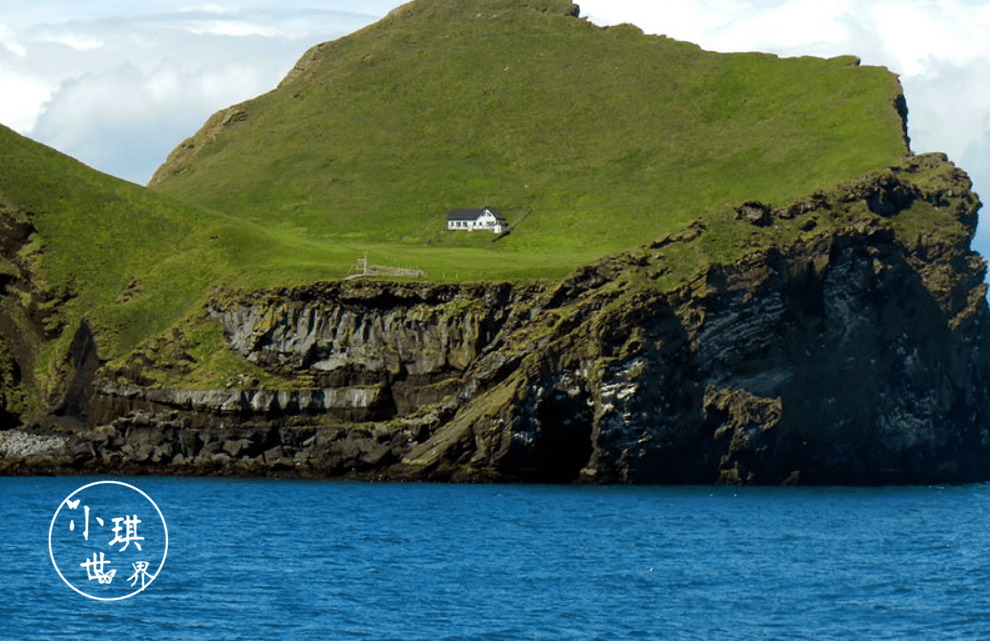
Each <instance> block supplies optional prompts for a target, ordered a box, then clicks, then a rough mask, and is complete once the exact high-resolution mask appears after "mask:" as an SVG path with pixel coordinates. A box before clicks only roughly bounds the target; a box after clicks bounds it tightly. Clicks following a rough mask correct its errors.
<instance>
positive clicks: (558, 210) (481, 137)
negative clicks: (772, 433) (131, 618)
mask: <svg viewBox="0 0 990 641" xmlns="http://www.w3.org/2000/svg"><path fill="white" fill-rule="evenodd" d="M578 16H579V10H578V8H577V7H576V6H575V5H572V4H571V3H569V2H557V1H553V0H548V1H542V2H523V1H521V0H461V1H455V2H441V1H438V0H416V1H414V2H410V3H408V4H406V5H403V6H402V7H400V8H398V9H396V10H395V11H393V12H392V13H391V14H389V15H388V16H387V17H385V18H384V19H382V20H381V21H379V22H378V23H375V24H373V25H371V26H369V27H366V28H365V29H362V30H361V31H358V32H356V33H354V34H351V35H349V36H346V37H344V38H341V39H339V40H335V41H333V42H328V43H322V44H319V45H316V46H315V47H313V48H311V49H310V50H309V51H308V52H307V53H306V54H305V55H304V56H302V58H301V60H300V61H299V63H297V65H296V66H295V68H294V69H293V70H292V71H290V72H289V74H288V75H287V77H286V78H285V79H284V80H283V81H282V82H281V83H280V84H279V86H278V87H277V88H276V89H274V90H272V91H271V92H269V93H267V94H265V95H263V96H259V97H258V98H256V99H253V100H249V101H246V102H244V103H240V104H238V105H234V106H232V107H230V108H227V109H224V110H222V111H220V112H218V113H217V114H215V115H214V116H212V117H211V118H210V119H209V120H208V121H207V123H206V124H205V125H204V126H203V128H202V129H201V130H200V131H199V132H198V133H197V134H196V135H194V136H193V137H191V138H190V139H188V140H187V141H185V142H184V143H183V144H181V145H180V146H179V147H178V148H177V149H176V150H175V151H174V152H173V153H172V154H171V156H170V157H169V159H168V161H167V162H166V163H165V164H164V165H163V166H162V167H161V168H160V169H159V171H158V172H156V174H155V177H154V178H153V180H152V181H151V183H150V185H151V186H152V187H153V188H154V189H155V190H158V191H162V192H164V193H168V194H171V195H174V196H177V197H179V198H182V199H184V200H188V201H191V202H196V203H199V204H201V205H205V206H208V207H211V208H215V209H218V210H220V211H224V212H227V213H229V214H231V215H236V216H238V217H243V218H245V219H248V220H252V221H268V222H270V221H277V222H278V224H280V225H284V226H285V227H286V228H290V227H291V228H292V229H294V230H296V231H297V232H299V233H303V234H305V235H306V236H307V237H309V238H316V239H325V240H327V241H332V242H339V243H341V247H342V251H346V252H348V255H349V256H350V255H351V254H353V253H354V252H355V250H357V251H358V253H361V252H360V249H359V248H360V246H361V245H362V244H363V245H365V246H367V247H368V248H369V250H370V251H380V252H382V253H385V254H390V255H394V256H396V257H397V259H398V260H400V261H401V262H403V263H404V264H415V265H416V266H419V267H422V268H423V269H425V270H426V271H427V272H429V273H430V274H431V275H432V276H431V278H436V277H437V276H440V279H444V278H443V276H442V274H444V273H447V274H452V273H453V272H459V273H460V274H461V275H462V276H461V279H463V278H464V274H470V276H468V278H500V277H506V276H508V277H510V278H513V279H515V278H519V277H525V276H526V275H530V277H533V276H536V275H537V274H539V273H540V271H539V270H538V269H534V268H533V260H532V255H533V253H534V252H539V254H540V255H541V256H542V257H543V259H542V263H541V269H545V268H546V267H547V264H546V263H548V262H549V263H550V266H551V267H552V271H551V272H550V273H551V274H552V275H553V277H557V276H558V275H562V274H563V273H566V272H567V271H568V270H570V269H573V268H574V267H576V266H577V265H579V264H581V263H583V262H586V261H587V260H589V259H592V258H595V257H598V256H602V255H607V254H609V253H612V252H616V251H623V250H627V249H629V248H630V247H633V246H635V245H637V244H639V243H642V242H645V241H646V240H648V239H649V238H652V237H654V236H656V235H658V234H660V233H664V232H675V231H677V230H678V229H680V228H682V227H684V226H685V225H687V224H689V223H690V222H691V221H692V220H694V219H695V218H697V217H698V216H700V215H702V214H703V213H704V212H705V211H707V210H710V209H712V208H715V207H718V206H721V205H723V204H726V203H731V202H744V201H746V200H749V199H752V198H762V199H764V200H767V201H771V202H776V203H779V204H785V203H786V201H788V200H789V199H793V198H796V197H798V196H799V195H801V194H804V193H808V192H811V191H814V190H815V189H824V188H827V187H829V186H831V185H833V184H835V183H837V182H841V181H843V180H851V179H854V178H855V177H857V176H859V175H860V174H862V173H864V172H867V171H870V170H872V169H875V168H877V167H885V166H893V165H895V164H897V162H899V160H900V158H901V157H903V156H904V155H905V154H907V153H909V150H908V146H907V141H906V137H905V123H904V120H903V116H905V115H906V113H905V110H904V103H903V95H902V92H901V89H900V85H899V83H898V81H897V78H896V76H895V75H894V74H892V73H890V72H889V71H887V70H885V69H882V68H876V67H862V66H859V61H858V59H856V58H854V57H852V56H846V57H841V58H835V59H831V60H821V59H815V58H795V59H780V58H777V57H776V56H773V55H769V54H756V53H753V54H718V53H712V52H707V51H704V50H702V49H701V48H699V47H698V46H697V45H694V44H690V43H684V42H678V41H675V40H672V39H669V38H666V37H663V36H648V35H644V34H643V33H642V31H640V30H639V29H637V28H636V27H634V26H631V25H620V26H616V27H607V28H603V27H598V26H596V25H594V24H592V23H590V22H588V21H587V20H585V19H583V18H580V17H578ZM484 204H494V205H496V206H498V207H499V208H500V209H501V210H502V211H503V213H505V214H506V215H507V216H508V217H509V219H510V223H512V222H513V221H514V220H515V221H517V220H519V219H520V218H521V217H522V214H523V213H529V212H531V213H530V215H528V216H527V217H526V219H525V222H524V224H523V225H521V226H519V227H518V228H517V229H515V230H514V232H513V234H512V235H511V236H510V237H508V238H506V239H505V240H504V241H500V242H499V243H498V244H497V245H495V246H492V245H491V244H490V243H483V242H482V241H480V240H478V239H476V238H473V239H471V240H470V241H469V240H468V239H467V238H465V237H463V236H461V237H458V236H456V235H453V236H452V235H444V234H440V236H439V237H438V236H437V231H439V230H440V229H441V228H442V216H443V214H444V213H445V212H446V211H447V210H449V209H453V208H458V207H477V206H481V205H484ZM438 238H439V239H440V240H442V241H445V242H446V243H447V244H445V245H441V247H443V248H446V249H450V248H452V247H453V246H455V245H456V246H464V247H465V248H466V249H467V250H469V252H468V254H467V255H460V256H453V255H451V254H450V252H446V251H441V250H439V249H438V247H437V245H436V244H435V243H434V244H433V246H432V247H430V248H429V249H430V250H432V251H429V252H427V251H425V248H424V246H425V245H426V244H427V241H428V240H431V239H432V240H437V239H438ZM592 248H593V249H592ZM488 255H494V256H497V259H496V261H495V263H494V264H492V260H491V259H489V258H485V256H488ZM477 261H487V262H488V263H489V266H490V267H491V268H493V269H495V270H496V271H495V272H494V273H492V274H490V275H488V276H486V275H484V272H482V271H479V270H477V269H476V268H475V267H474V263H476V262H477ZM502 265H505V271H499V267H500V266H502ZM511 266H516V267H517V269H515V270H513V268H512V267H511ZM503 274H504V275H503ZM447 279H449V276H448V277H447ZM444 280H446V279H444Z"/></svg>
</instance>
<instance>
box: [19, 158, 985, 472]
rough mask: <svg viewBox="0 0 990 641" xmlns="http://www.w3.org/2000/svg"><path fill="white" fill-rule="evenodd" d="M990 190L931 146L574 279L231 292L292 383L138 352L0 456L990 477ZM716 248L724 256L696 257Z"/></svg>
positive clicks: (240, 317) (249, 338)
mask: <svg viewBox="0 0 990 641" xmlns="http://www.w3.org/2000/svg"><path fill="white" fill-rule="evenodd" d="M925 172H929V173H927V174H926V173H925ZM931 172H935V173H934V174H932V173H931ZM936 174H937V180H936V179H934V178H932V177H931V176H933V175H936ZM922 175H923V176H928V177H927V178H924V179H922V178H919V177H918V176H922ZM978 208H979V201H978V200H977V199H976V197H975V195H973V194H972V193H971V192H970V191H969V182H968V179H967V178H966V177H965V175H964V174H963V173H962V172H960V171H958V170H956V169H955V168H953V167H951V165H948V164H947V163H946V162H945V160H944V158H941V157H931V156H929V157H917V158H914V159H912V160H910V161H909V162H907V163H906V165H905V166H904V167H902V168H897V169H896V170H891V171H888V172H883V173H881V174H878V175H874V176H871V177H868V178H865V179H863V180H862V181H860V182H858V183H856V184H853V185H845V186H842V187H841V188H837V189H836V190H833V191H831V192H829V193H819V194H814V195H812V196H810V197H809V198H808V199H806V200H803V201H800V202H797V203H793V204H792V205H790V206H788V207H786V208H783V209H775V208H774V207H771V206H769V205H764V204H761V203H757V202H750V203H746V204H745V205H742V206H740V207H739V208H738V209H737V210H735V213H734V214H733V213H731V212H730V213H728V214H726V216H725V217H723V218H722V219H719V218H717V217H715V216H713V217H712V218H711V219H705V220H700V221H698V223H697V224H695V225H692V226H691V227H689V228H688V229H686V230H685V231H684V232H682V233H681V234H679V235H677V236H664V237H662V238H659V239H657V240H656V241H655V242H654V243H653V244H652V245H650V246H648V247H644V248H641V249H640V250H637V251H634V252H631V253H629V254H624V255H620V256H616V257H612V258H609V259H605V260H602V261H600V262H598V263H596V264H593V265H589V266H586V267H584V268H582V269H580V270H578V271H577V272H576V273H575V274H573V275H572V276H571V277H570V278H568V279H567V280H565V281H564V282H562V283H559V284H556V285H533V286H525V287H520V286H512V285H509V284H475V285H426V284H422V285H420V284H408V283H407V284H398V283H385V282H356V283H355V282H351V283H335V284H321V285H314V286H311V287H304V288H296V289H286V290H278V291H269V292H241V293H236V294H225V295H223V296H220V295H218V296H217V297H215V299H214V300H213V301H212V302H211V303H210V304H209V306H208V310H207V314H208V316H209V318H210V319H211V321H210V322H214V323H217V324H218V325H219V327H220V328H221V329H222V332H223V335H224V336H225V339H226V341H227V344H228V345H229V347H230V349H231V350H233V351H234V352H236V353H237V354H239V355H240V356H241V357H243V359H245V361H246V362H249V363H251V364H252V365H253V366H257V367H260V368H261V369H262V370H264V371H265V372H268V373H269V374H270V375H271V376H273V377H275V379H276V380H278V381H281V384H280V386H276V387H280V389H261V388H259V387H258V386H253V387H252V386H251V385H247V384H244V385H238V384H232V385H231V386H229V387H227V388H224V389H205V390H204V389H200V390H181V389H167V388H153V387H149V386H148V385H142V384H141V380H140V376H139V373H140V367H133V368H132V369H131V370H128V368H127V367H126V366H124V367H123V368H122V369H118V370H115V371H114V372H112V373H108V372H109V370H107V369H106V368H105V369H104V370H102V371H101V372H100V373H97V374H96V375H95V378H94V379H93V380H92V381H90V383H89V386H88V387H86V386H77V387H74V388H73V389H91V390H93V391H92V393H91V395H90V397H89V402H88V404H87V405H86V408H85V411H82V412H80V413H79V414H78V417H79V418H81V419H83V420H85V421H87V422H88V423H89V425H90V426H91V429H90V430H89V431H83V432H80V433H79V434H77V435H75V436H74V437H73V439H72V440H71V441H70V442H69V443H68V444H66V445H65V446H63V447H62V449H61V450H57V451H53V452H52V453H51V454H50V456H48V457H47V458H45V457H41V458H38V455H37V454H35V455H34V457H35V458H33V459H32V458H30V457H29V458H25V459H19V461H18V462H17V463H16V464H15V463H14V462H12V461H11V459H9V458H8V459H5V461H6V462H5V463H3V465H4V467H5V468H6V469H7V471H8V472H10V471H11V470H15V471H16V470H25V469H38V468H39V467H42V468H44V469H52V470H58V471H101V470H102V471H110V470H112V471H117V472H121V471H124V472H130V473H144V472H165V473H177V474H245V475H262V474H285V475H299V476H314V477H345V478H391V479H419V480H463V481H524V482H562V483H568V482H589V483H718V482H723V483H760V484H779V483H813V484H831V483H841V484H873V483H929V482H961V481H970V480H985V479H987V478H990V415H988V410H987V407H986V403H985V399H986V398H988V395H990V343H988V338H990V324H988V322H990V310H988V308H987V303H986V287H985V285H984V284H983V278H984V275H985V264H984V262H983V261H982V259H981V258H980V257H979V256H978V255H976V254H974V253H972V252H971V251H969V241H970V239H971V237H972V233H973V231H974V229H975V221H976V211H977V209H978ZM733 216H734V217H733ZM936 218H937V219H938V220H940V221H942V222H939V224H938V225H934V226H933V225H931V224H930V223H931V221H932V220H934V219H936ZM926 221H927V222H926ZM733 225H734V226H733ZM726 230H729V231H732V230H735V232H733V233H736V232H739V230H742V231H741V232H739V233H738V234H737V235H738V238H739V240H738V243H741V246H743V247H744V248H746V249H745V251H743V252H742V253H741V257H739V258H737V259H735V260H733V261H731V262H730V261H719V260H713V259H710V258H711V257H712V256H716V255H717V254H716V250H717V249H718V247H720V246H721V245H719V244H718V243H720V242H721V238H722V237H719V236H717V234H722V235H723V237H724V235H725V234H726V233H728V232H727V231H726ZM768 234H775V235H774V236H768ZM768 238H769V239H770V240H767V239H768ZM678 252H680V253H678ZM700 255H704V256H706V257H708V258H709V259H708V260H705V261H696V262H695V263H692V262H691V261H692V260H695V258H696V257H697V256H700ZM692 257H694V258H692ZM684 264H692V265H695V267H691V268H687V269H686V268H685V267H684ZM679 269H680V270H681V271H680V272H678V271H677V270H679ZM678 274H680V275H678ZM685 274H686V275H685ZM675 276H676V278H675ZM128 372H130V373H128ZM121 379H124V380H121ZM74 402H75V401H74ZM74 406H78V403H76V405H74ZM0 462H3V461H0Z"/></svg>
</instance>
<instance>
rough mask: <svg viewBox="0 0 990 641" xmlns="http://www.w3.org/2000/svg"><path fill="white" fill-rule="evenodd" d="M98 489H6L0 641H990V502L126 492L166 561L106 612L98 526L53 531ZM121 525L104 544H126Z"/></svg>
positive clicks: (467, 491) (799, 494) (732, 495)
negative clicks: (96, 548) (96, 573)
mask: <svg viewBox="0 0 990 641" xmlns="http://www.w3.org/2000/svg"><path fill="white" fill-rule="evenodd" d="M98 480H103V479H96V478H83V477H70V478H0V580H2V582H3V592H2V598H0V637H2V638H4V639H73V640H79V639H110V638H113V639H123V638H128V639H136V638H142V639H155V638H168V639H211V640H212V639H243V638H256V639H262V638H263V639H317V638H326V639H396V640H399V639H401V640H410V639H414V640H418V639H423V640H426V639H430V640H436V639H505V640H517V639H554V640H557V639H610V640H611V639H718V638H735V639H816V640H823V639H843V640H845V639H852V638H862V639H908V638H910V639H926V638H927V639H978V638H990V569H988V568H990V557H988V552H990V485H971V486H962V487H907V488H870V489H865V488H859V489H852V488H711V487H558V486H492V485H427V484H361V483H342V482H309V481H285V480H280V481H269V480H230V479H222V480H216V479H171V478H148V477H140V478H121V479H116V480H118V481H122V482H126V483H128V484H129V485H133V486H134V487H136V488H139V489H140V490H141V491H143V492H144V493H146V494H147V495H148V497H149V498H151V499H152V500H153V501H154V503H155V504H156V505H157V506H158V507H159V508H160V510H161V513H162V516H163V517H164V519H165V521H166V523H167V528H168V530H167V531H168V551H167V555H166V559H165V562H164V564H163V565H162V567H161V571H160V573H158V575H157V576H156V577H155V578H154V581H153V582H151V583H150V584H149V585H148V586H147V588H146V589H145V590H144V591H142V592H138V593H137V594H135V595H134V596H131V597H129V598H126V599H122V600H118V601H97V600H92V599H89V598H86V597H85V596H83V595H81V594H80V593H77V592H76V591H74V590H73V589H72V588H70V587H69V585H68V584H67V583H66V581H63V579H62V578H60V576H59V574H58V573H57V572H56V571H55V566H54V564H53V562H52V556H53V555H55V556H61V557H62V558H63V559H68V558H70V557H72V555H75V557H74V558H73V561H74V560H81V559H86V560H88V558H89V555H90V550H89V549H86V546H87V545H89V543H88V542H87V543H80V541H81V539H80V538H79V532H80V531H79V530H78V529H76V528H79V527H81V526H82V525H83V523H82V521H81V520H79V519H81V514H82V513H81V512H80V511H79V510H80V509H81V507H79V508H77V509H76V510H75V511H72V512H67V511H65V510H66V509H67V508H66V507H65V506H62V507H61V510H62V512H60V513H59V517H58V519H56V520H55V522H54V525H53V517H54V516H55V514H56V511H57V510H60V505H61V504H62V502H63V500H64V499H65V498H66V497H68V496H69V495H70V494H72V493H73V492H75V491H76V490H77V489H79V488H80V487H82V486H84V485H86V484H88V483H92V482H94V481H98ZM77 496H82V497H83V498H84V499H85V500H83V502H82V503H83V504H85V503H86V501H87V500H88V501H90V502H92V503H94V505H93V506H92V514H93V515H95V514H97V512H98V511H101V510H102V511H104V512H107V513H108V514H107V516H109V515H110V513H115V512H114V510H117V508H118V507H119V510H117V511H118V512H119V515H118V518H120V517H122V516H123V515H124V514H135V515H136V516H139V517H140V520H141V524H140V525H137V526H136V528H135V530H136V531H134V532H132V534H139V535H142V536H143V537H144V538H143V541H142V542H143V543H144V548H143V550H142V553H145V554H149V555H151V556H154V555H156V554H160V553H161V552H162V551H163V549H164V548H163V545H162V543H163V542H162V541H160V540H157V541H156V539H157V538H160V537H162V536H163V530H156V529H155V527H154V524H155V517H154V515H153V514H151V513H150V511H149V510H150V508H149V507H148V506H147V505H142V504H141V501H137V502H135V503H133V504H129V505H125V503H126V502H122V503H120V504H119V505H117V504H115V503H113V501H110V502H109V503H107V502H104V503H103V504H100V499H98V498H97V497H93V496H90V498H88V499H86V498H85V497H86V495H77ZM108 500H109V499H108ZM67 516H73V519H74V520H76V521H77V523H76V525H75V526H73V527H74V529H73V530H71V531H70V530H69V526H68V525H67V521H66V517H67ZM104 522H105V526H104V527H102V528H100V527H99V526H98V525H96V524H95V522H93V523H91V524H90V528H91V530H90V533H91V535H92V536H93V541H94V544H99V545H104V544H105V543H106V538H109V537H110V536H113V534H112V533H111V530H110V528H111V527H112V526H113V523H111V522H110V521H109V519H107V518H105V519H104ZM124 523H125V522H124V521H121V522H120V523H119V525H120V527H121V530H120V531H121V534H120V535H119V536H123V533H124V528H123V525H124ZM50 527H51V528H52V529H53V540H54V541H55V544H54V545H53V547H52V552H51V553H50V552H49V546H48V539H49V529H50ZM97 534H100V535H102V536H103V537H104V539H103V540H102V542H101V541H99V540H98V537H97V536H96V535H97ZM115 538H117V537H115ZM133 543H134V544H136V543H137V540H136V539H135V540H134V541H133ZM77 544H78V550H75V549H72V548H73V546H74V545H77ZM60 546H61V547H60ZM66 546H68V547H66ZM119 547H121V543H120V542H118V543H117V544H116V546H110V547H107V549H108V550H114V549H116V548H119ZM132 550H133V548H132ZM114 562H115V563H118V564H119V565H120V567H119V572H118V574H117V576H116V577H114V578H113V582H112V584H108V585H105V586H103V585H101V584H100V582H99V580H98V579H97V580H90V579H87V574H86V573H87V569H86V568H83V567H82V566H80V565H79V564H73V563H72V562H69V561H64V560H63V561H61V562H60V565H62V566H63V569H64V571H65V572H66V573H67V574H69V575H70V576H69V577H67V578H68V579H69V581H70V582H74V583H75V584H77V585H81V586H84V591H88V590H91V591H93V592H97V591H98V590H99V589H100V588H101V587H107V588H110V587H111V585H115V586H116V585H119V584H121V583H123V582H124V581H125V580H126V579H127V578H128V577H130V576H132V575H135V574H136V573H135V572H134V571H133V570H132V569H131V568H132V566H131V565H126V567H125V562H124V560H121V559H118V558H117V557H114ZM73 565H76V566H77V567H73ZM108 567H109V566H108ZM127 585H129V584H126V583H125V584H123V585H120V586H119V587H120V589H122V590H123V589H124V587H125V586H127ZM124 591H125V592H127V590H124ZM107 594H109V593H107Z"/></svg>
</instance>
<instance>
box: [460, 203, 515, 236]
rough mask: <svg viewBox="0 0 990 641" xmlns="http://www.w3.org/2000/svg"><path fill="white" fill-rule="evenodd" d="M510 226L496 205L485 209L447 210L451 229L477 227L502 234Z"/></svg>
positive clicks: (472, 229)
mask: <svg viewBox="0 0 990 641" xmlns="http://www.w3.org/2000/svg"><path fill="white" fill-rule="evenodd" d="M508 228H509V223H508V222H507V221H506V220H505V216H503V215H502V214H501V213H500V212H499V210H497V209H495V208H494V207H485V208H484V209H451V210H450V211H449V212H447V229H448V230H451V231H474V230H476V229H480V230H484V231H490V232H492V233H495V234H501V233H502V232H503V231H504V230H506V229H508Z"/></svg>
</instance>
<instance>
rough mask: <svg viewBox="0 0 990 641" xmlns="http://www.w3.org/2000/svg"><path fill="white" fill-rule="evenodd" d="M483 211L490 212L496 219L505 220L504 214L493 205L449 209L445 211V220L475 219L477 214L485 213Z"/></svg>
mask: <svg viewBox="0 0 990 641" xmlns="http://www.w3.org/2000/svg"><path fill="white" fill-rule="evenodd" d="M485 211H489V212H491V213H492V215H493V216H495V219H496V220H500V221H502V222H505V216H503V215H502V212H500V211H499V210H497V209H495V208H494V207H485V208H483V209H451V210H450V211H449V212H447V220H477V218H478V216H480V215H482V214H483V213H485Z"/></svg>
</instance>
